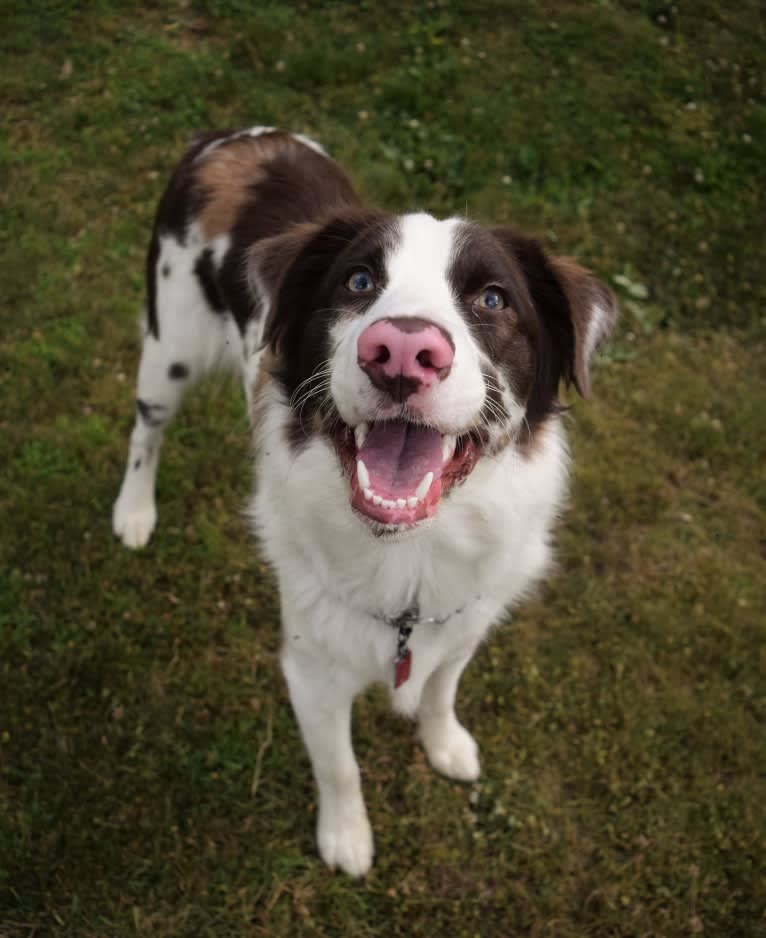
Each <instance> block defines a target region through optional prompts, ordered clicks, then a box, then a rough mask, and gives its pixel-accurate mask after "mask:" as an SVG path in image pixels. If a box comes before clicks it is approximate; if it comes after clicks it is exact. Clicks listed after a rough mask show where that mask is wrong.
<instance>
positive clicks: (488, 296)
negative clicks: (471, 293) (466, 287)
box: [474, 287, 508, 313]
mask: <svg viewBox="0 0 766 938" xmlns="http://www.w3.org/2000/svg"><path fill="white" fill-rule="evenodd" d="M507 305H508V300H507V299H506V296H505V294H504V293H503V291H502V290H501V289H500V288H499V287H486V288H485V289H484V290H482V291H481V293H480V294H479V295H478V296H477V297H476V299H475V301H474V306H478V307H479V309H486V310H488V311H489V312H491V313H494V312H497V310H499V309H505V307H506V306H507Z"/></svg>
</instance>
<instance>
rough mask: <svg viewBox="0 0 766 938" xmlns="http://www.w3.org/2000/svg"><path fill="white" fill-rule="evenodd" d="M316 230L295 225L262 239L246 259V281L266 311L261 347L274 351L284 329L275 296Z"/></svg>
mask: <svg viewBox="0 0 766 938" xmlns="http://www.w3.org/2000/svg"><path fill="white" fill-rule="evenodd" d="M318 230H319V226H318V225H314V224H310V223H305V224H300V225H294V226H293V227H292V228H290V229H288V231H286V232H284V233H283V234H279V235H275V236H274V237H272V238H264V239H263V240H262V241H259V242H258V243H257V244H255V245H254V246H253V247H252V248H251V250H250V254H249V256H248V259H247V279H248V283H249V284H250V289H251V290H252V292H253V294H254V295H255V296H258V297H261V298H262V302H261V308H262V310H264V309H265V311H266V324H265V326H264V330H263V339H262V341H263V344H264V345H268V346H270V347H271V349H272V351H276V350H277V346H278V344H279V338H280V335H281V332H282V327H283V326H284V322H283V319H282V318H281V317H280V316H279V312H278V308H279V305H280V304H279V303H278V297H279V293H280V290H281V288H282V283H283V281H284V279H285V276H286V274H287V272H288V271H289V270H290V268H291V267H292V266H293V264H294V263H295V261H296V260H297V258H298V256H299V254H300V253H301V251H302V250H303V249H304V247H305V246H306V244H307V243H308V242H309V240H310V239H311V238H312V237H313V236H314V235H315V234H316V233H317V231H318Z"/></svg>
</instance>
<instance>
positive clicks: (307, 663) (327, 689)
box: [282, 646, 373, 876]
mask: <svg viewBox="0 0 766 938" xmlns="http://www.w3.org/2000/svg"><path fill="white" fill-rule="evenodd" d="M282 669H283V671H284V674H285V677H286V679H287V684H288V687H289V689H290V700H291V702H292V705H293V709H294V710H295V714H296V716H297V718H298V723H299V725H300V728H301V732H302V734H303V740H304V742H305V744H306V748H307V749H308V753H309V757H310V758H311V764H312V766H313V769H314V777H315V779H316V783H317V788H318V790H319V817H318V821H317V840H318V844H319V853H320V855H321V857H322V859H323V860H324V861H325V863H326V864H327V865H328V866H330V867H332V868H335V867H336V866H337V867H340V869H342V870H343V871H344V872H346V873H348V874H349V875H351V876H363V875H364V874H365V873H366V872H367V871H368V870H369V869H370V866H371V865H372V856H373V841H372V829H371V827H370V822H369V821H368V819H367V811H366V809H365V806H364V799H363V798H362V787H361V783H360V778H359V766H358V765H357V763H356V759H355V758H354V751H353V748H352V745H351V707H352V704H353V702H354V697H355V696H356V694H357V693H358V692H359V691H360V690H361V689H362V688H361V687H360V686H358V685H357V684H356V683H353V682H352V681H350V680H349V677H348V676H347V675H344V674H343V673H339V669H338V668H336V667H333V665H332V663H330V662H327V661H322V660H320V659H317V658H315V657H313V656H310V655H306V654H301V653H299V652H297V651H296V650H295V649H294V648H291V647H289V646H287V647H285V649H284V651H283V652H282Z"/></svg>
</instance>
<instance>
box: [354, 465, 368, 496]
mask: <svg viewBox="0 0 766 938" xmlns="http://www.w3.org/2000/svg"><path fill="white" fill-rule="evenodd" d="M356 477H357V479H359V485H360V486H361V487H362V488H363V489H368V488H369V487H370V473H369V472H368V471H367V466H365V464H364V462H363V461H362V460H361V459H357V461H356Z"/></svg>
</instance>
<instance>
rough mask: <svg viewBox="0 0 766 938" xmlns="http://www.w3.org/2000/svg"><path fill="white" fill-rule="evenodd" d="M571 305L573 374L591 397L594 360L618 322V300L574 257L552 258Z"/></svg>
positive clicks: (559, 280) (584, 394) (550, 258)
mask: <svg viewBox="0 0 766 938" xmlns="http://www.w3.org/2000/svg"><path fill="white" fill-rule="evenodd" d="M548 263H549V265H550V268H551V269H552V271H553V273H554V275H555V277H556V279H557V281H558V282H559V284H560V286H561V289H562V290H563V291H564V295H565V296H566V298H567V302H568V304H569V314H570V316H571V318H572V325H573V326H574V361H573V362H572V376H573V378H574V383H575V387H576V388H577V390H578V391H579V392H580V394H581V395H582V396H583V397H590V362H591V359H592V358H593V354H594V352H595V351H596V349H597V348H598V347H599V345H600V344H601V342H603V340H604V339H605V338H606V337H607V336H608V335H609V333H610V332H611V331H612V329H613V328H614V325H615V323H616V322H617V301H616V299H615V297H614V294H613V293H612V291H611V290H610V289H609V287H608V286H607V285H606V284H605V283H603V282H602V281H601V280H599V279H598V278H596V277H594V276H593V274H592V273H590V271H588V270H586V269H585V268H584V267H581V266H580V265H579V264H577V263H576V262H575V261H574V260H572V258H570V257H549V258H548Z"/></svg>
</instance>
